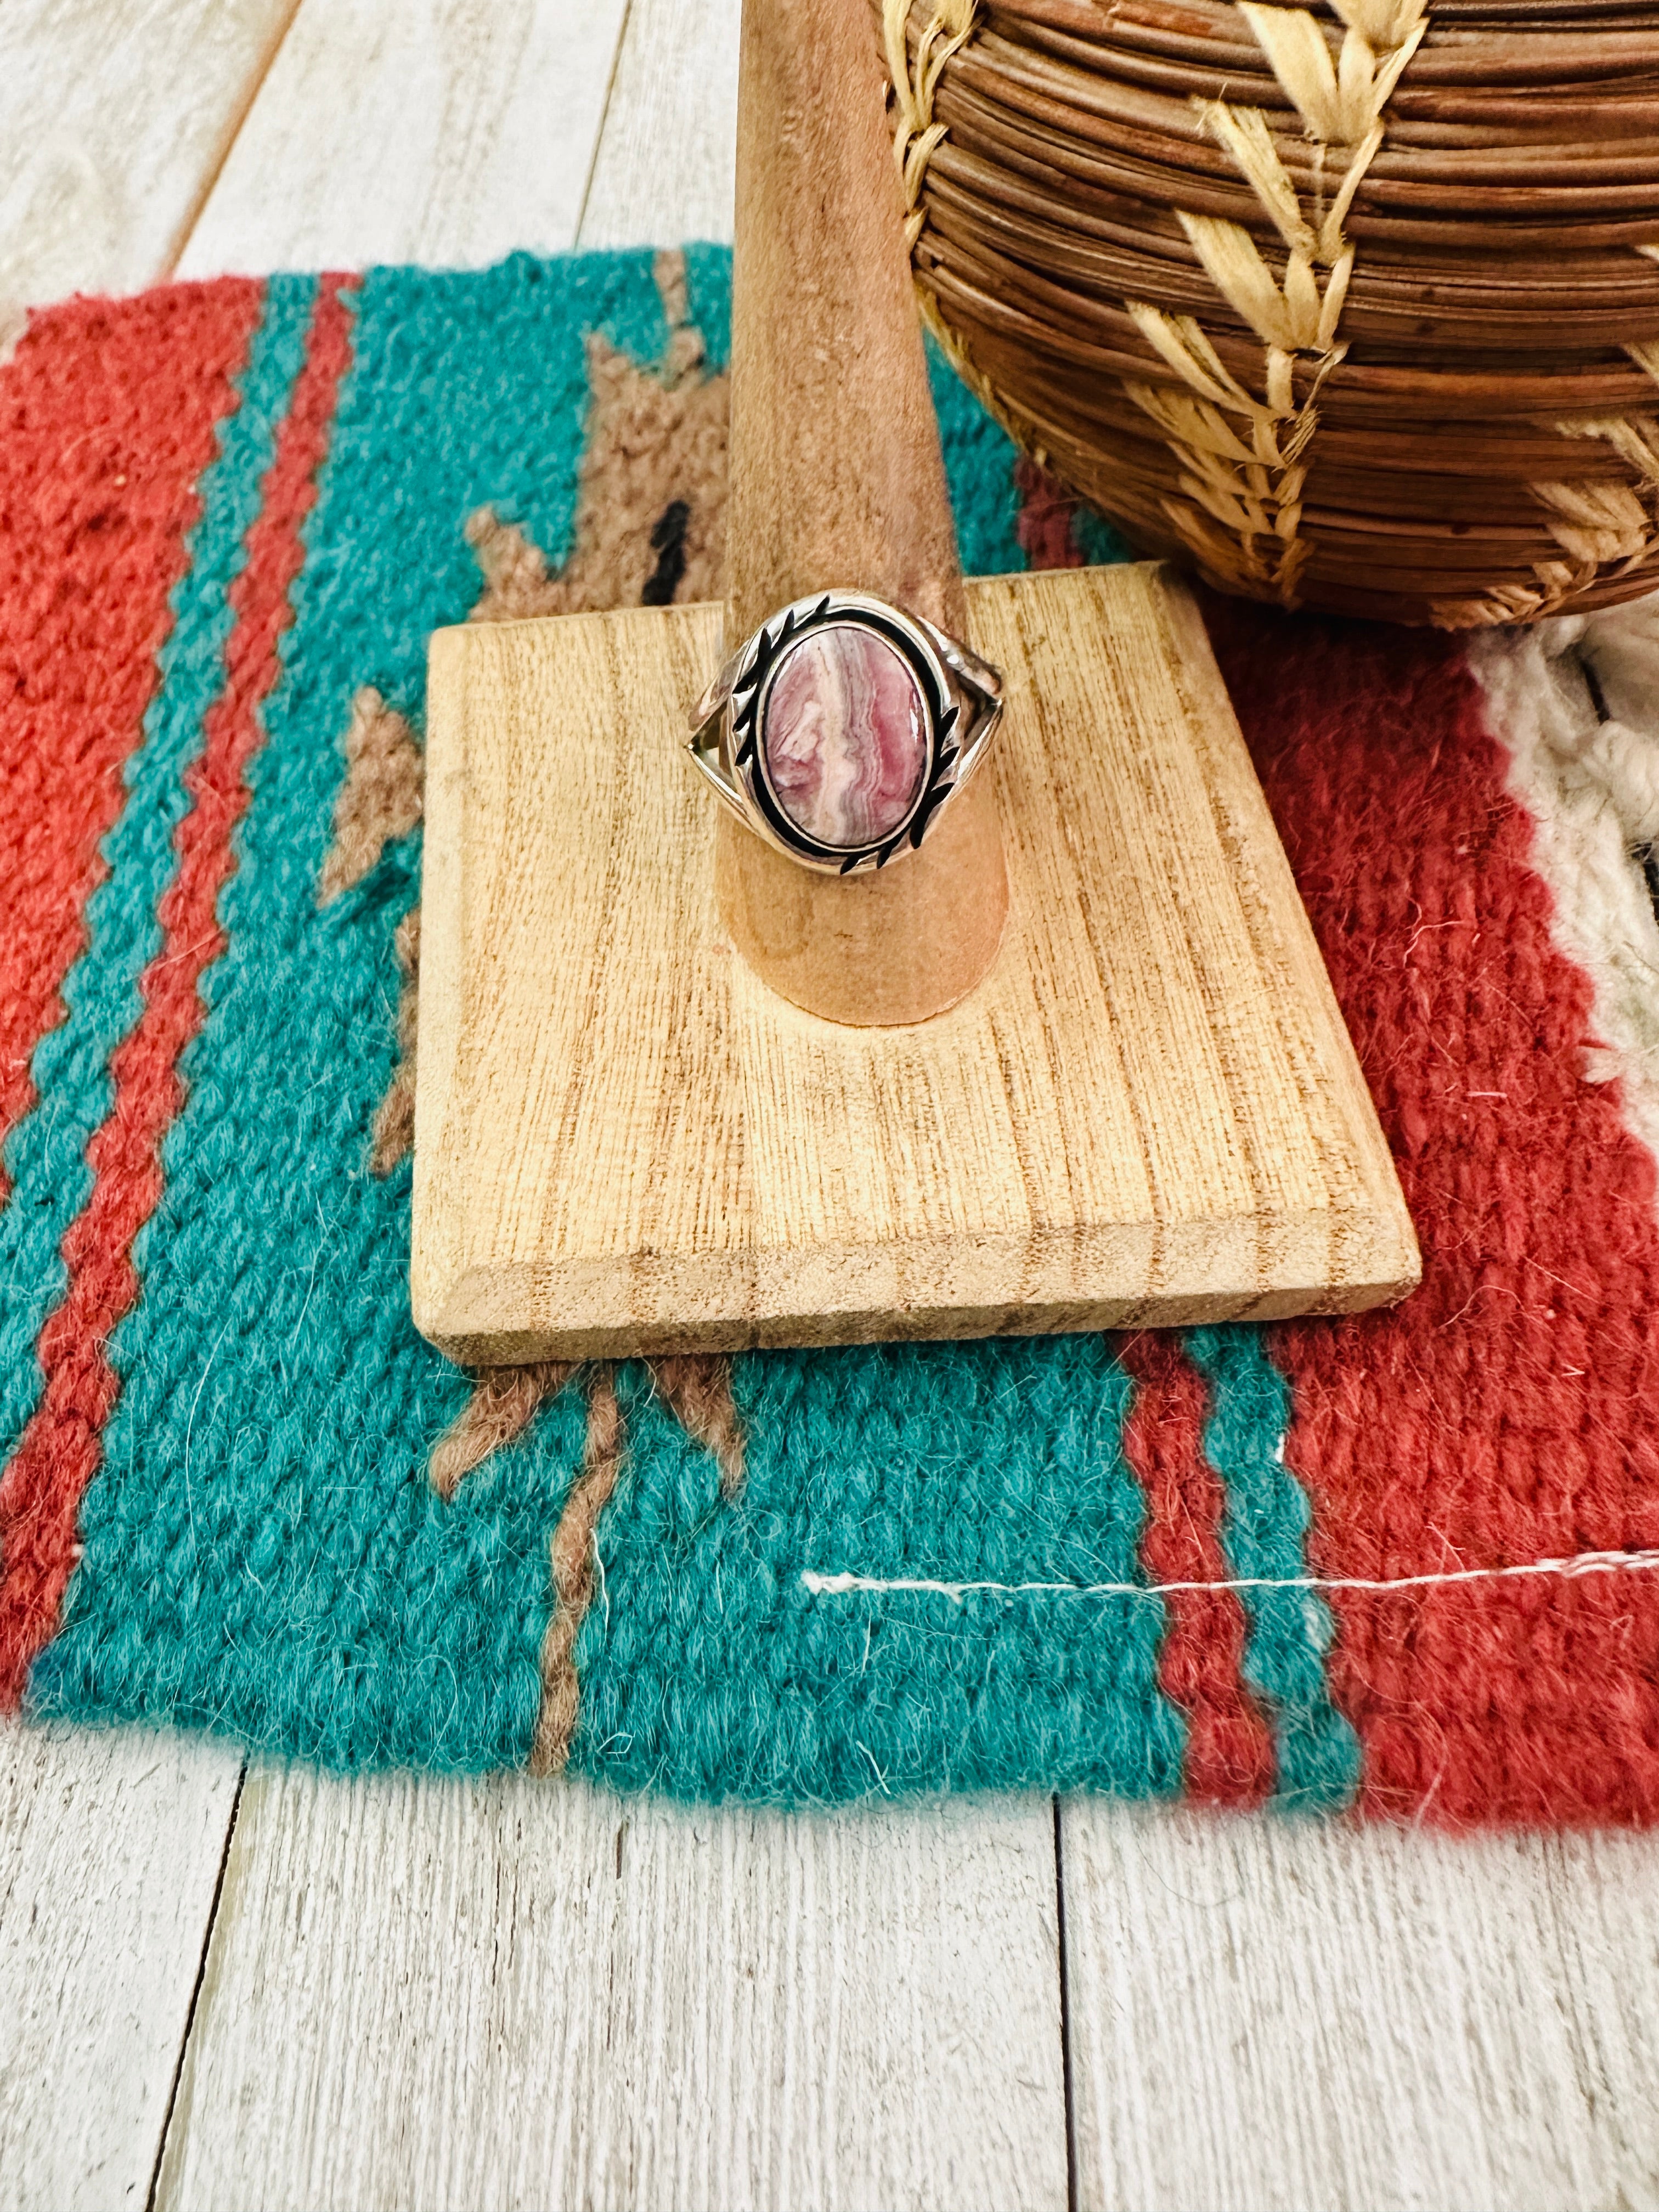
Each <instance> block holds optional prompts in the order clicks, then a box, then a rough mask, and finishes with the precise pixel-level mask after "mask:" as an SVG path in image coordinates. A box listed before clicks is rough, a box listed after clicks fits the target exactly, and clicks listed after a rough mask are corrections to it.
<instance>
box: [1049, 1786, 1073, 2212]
mask: <svg viewBox="0 0 1659 2212" xmlns="http://www.w3.org/2000/svg"><path fill="white" fill-rule="evenodd" d="M1049 1803H1050V1804H1051V1805H1052V1807H1053V1808H1054V1923H1055V1936H1054V1943H1055V1950H1056V1953H1057V1954H1058V1956H1059V1960H1060V2087H1061V2089H1062V2092H1063V2093H1064V2097H1065V2106H1066V2212H1078V2167H1077V2097H1076V2093H1075V2086H1074V2083H1073V2074H1072V1985H1071V1972H1070V1969H1069V1967H1068V1966H1067V1965H1066V1857H1065V1850H1064V1845H1063V1843H1062V1838H1061V1821H1060V1799H1059V1798H1058V1797H1053V1798H1051V1799H1050V1800H1049Z"/></svg>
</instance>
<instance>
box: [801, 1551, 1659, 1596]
mask: <svg viewBox="0 0 1659 2212" xmlns="http://www.w3.org/2000/svg"><path fill="white" fill-rule="evenodd" d="M1656 1567H1659V1551H1655V1552H1575V1553H1573V1554H1572V1556H1571V1558H1570V1559H1529V1560H1528V1561H1527V1562H1526V1563H1525V1564H1524V1565H1521V1566H1514V1567H1458V1568H1455V1569H1453V1570H1449V1571H1446V1572H1444V1573H1442V1574H1432V1575H1383V1576H1379V1577H1372V1576H1369V1575H1292V1576H1291V1577H1289V1578H1288V1579H1285V1580H1279V1579H1276V1578H1275V1577H1273V1576H1270V1575H1242V1576H1240V1577H1237V1580H1233V1581H1227V1582H1213V1583H1206V1582H1182V1583H942V1582H932V1581H930V1580H929V1579H928V1578H927V1577H926V1576H924V1575H896V1576H893V1577H882V1576H879V1575H821V1574H818V1573H816V1572H815V1571H813V1569H811V1567H803V1568H802V1570H801V1577H800V1578H801V1582H802V1584H803V1585H804V1587H805V1589H807V1590H809V1591H810V1592H811V1595H813V1596H814V1597H847V1596H848V1595H851V1594H852V1593H853V1592H854V1590H869V1591H872V1592H874V1593H876V1594H878V1595H879V1594H882V1593H884V1592H889V1591H901V1590H913V1591H915V1592H917V1593H919V1594H920V1595H924V1596H928V1597H948V1598H949V1599H951V1601H952V1603H954V1604H957V1605H960V1604H961V1602H962V1601H963V1598H965V1597H980V1596H987V1597H1146V1598H1152V1597H1157V1598H1164V1597H1174V1596H1176V1595H1179V1594H1180V1593H1182V1591H1186V1590H1345V1589H1347V1590H1404V1589H1430V1588H1440V1587H1443V1586H1446V1585H1448V1584H1450V1583H1496V1582H1507V1581H1513V1580H1516V1579H1517V1578H1518V1577H1522V1576H1524V1575H1561V1576H1564V1577H1567V1578H1568V1579H1569V1580H1571V1579H1572V1578H1574V1577H1577V1576H1579V1575H1612V1574H1620V1573H1626V1574H1640V1573H1644V1572H1650V1571H1652V1570H1653V1569H1654V1568H1656Z"/></svg>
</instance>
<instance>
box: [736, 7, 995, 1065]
mask: <svg viewBox="0 0 1659 2212" xmlns="http://www.w3.org/2000/svg"><path fill="white" fill-rule="evenodd" d="M882 102H883V77H882V72H881V69H880V64H879V61H878V54H877V50H876V45H875V39H874V33H873V31H872V23H871V17H870V11H869V5H868V0H744V11H743V43H742V64H741V75H740V81H739V94H738V173H737V248H736V254H735V258H734V264H733V270H732V442H731V493H730V501H729V505H728V507H727V513H726V528H727V541H726V542H727V552H726V640H727V647H728V649H730V648H731V647H734V646H735V645H737V644H738V643H739V642H741V641H742V640H743V639H744V638H745V637H746V636H748V635H749V634H750V631H751V630H753V629H755V628H756V627H757V624H758V623H761V622H763V621H764V620H765V618H766V617H768V616H769V615H771V614H774V613H775V612H776V611H777V610H778V609H779V608H780V607H781V606H784V605H787V604H788V602H789V601H791V600H792V599H801V598H804V597H805V595H806V594H807V593H808V592H815V591H821V590H823V589H825V588H827V587H829V586H842V587H849V588H854V589H859V590H863V591H869V592H877V593H878V594H879V595H880V596H881V597H882V598H884V599H889V600H890V601H892V603H893V604H894V605H897V606H901V607H904V608H907V609H908V610H909V611H911V612H913V613H915V614H919V615H923V616H926V617H927V619H928V620H929V621H931V622H933V623H937V624H938V625H939V627H940V628H941V629H945V630H949V631H951V633H952V634H954V635H957V636H960V635H963V623H964V609H963V588H962V574H961V569H960V566H959V564H958V562H957V550H956V533H955V530H954V527H953V526H952V522H951V504H950V495H949V493H948V491H947V489H946V488H945V463H944V457H943V455H942V454H941V453H940V450H939V428H938V424H937V422H936V421H935V418H934V414H933V400H932V397H931V395H930V393H929V391H928V385H927V361H926V358H925V356H924V354H923V350H922V340H921V323H920V321H919V319H918V318H917V315H916V310H915V301H914V299H913V297H912V295H911V288H910V270H909V260H908V254H907V253H906V251H905V246H904V233H903V215H902V206H901V202H900V195H899V188H898V180H897V178H896V173H895V171H894V167H893V160H892V152H891V148H890V143H889V139H888V133H887V126H886V122H885V118H884V114H883V106H882ZM715 865H716V869H717V872H718V887H719V895H720V913H721V916H722V919H723V920H724V921H725V924H726V928H727V929H728V930H729V931H730V933H731V935H732V941H733V943H734V944H735V945H736V946H737V948H738V951H739V952H740V953H741V954H742V955H743V957H744V959H745V960H746V961H747V962H748V963H749V964H750V967H751V968H752V969H754V970H755V972H756V973H757V975H760V976H761V977H762V978H763V981H765V982H767V983H768V984H769V985H770V986H771V987H772V988H773V989H774V990H775V991H778V992H780V993H781V994H782V995H783V996H784V997H785V998H787V999H789V1000H793V1002H794V1004H795V1005H797V1006H803V1007H805V1009H806V1010H807V1011H808V1012H811V1013H815V1014H820V1015H823V1016H824V1017H825V1018H827V1019H829V1020H831V1021H837V1022H844V1023H849V1024H856V1025H858V1026H860V1027H871V1026H875V1025H878V1024H901V1023H909V1022H920V1021H926V1020H927V1019H928V1018H929V1017H930V1016H932V1015H934V1014H937V1013H941V1012H944V1010H945V1008H946V1007H947V1006H954V1005H955V1004H956V1003H957V1000H960V999H962V998H963V997H965V996H966V995H967V994H968V993H969V991H971V990H972V989H973V987H974V986H975V984H976V983H977V982H978V981H980V980H981V977H982V976H983V975H985V974H986V972H987V969H989V968H990V966H991V963H992V962H993V961H994V958H995V957H996V952H997V947H998V945H999V943H1000V939H1001V936H1002V929H1003V924H1004V921H1005V920H1006V914H1007V905H1008V887H1007V878H1006V873H1005V871H1004V866H1003V857H1002V841H1001V833H1000V828H999V825H998V821H997V812H996V805H995V799H994V792H993V788H992V781H991V778H990V775H989V774H988V773H982V774H981V775H980V776H979V777H978V778H976V779H975V781H974V783H972V784H971V785H969V787H968V788H967V789H966V790H964V791H963V793H961V794H960V795H959V797H957V799H954V800H953V801H952V802H951V805H948V806H947V807H946V808H945V811H944V812H943V813H942V814H941V815H940V816H939V819H938V820H937V822H936V823H934V824H933V828H932V829H930V831H929V833H928V836H927V841H926V842H925V843H924V844H923V845H922V846H921V848H920V849H919V850H917V851H916V852H915V853H913V854H908V855H907V856H906V857H905V858H903V859H902V860H900V861H898V862H897V863H896V864H890V865H889V866H887V867H886V868H884V869H882V870H881V871H880V872H878V873H870V874H865V875H860V876H857V877H853V878H848V879H847V880H845V881H842V880H841V879H838V878H835V877H824V876H819V875H817V874H814V873H813V872H811V871H810V870H808V869H805V868H802V867H799V866H797V865H796V864H795V863H794V862H793V861H792V860H788V859H787V858H786V857H785V856H784V855H783V854H779V853H775V852H774V851H773V850H772V849H771V848H769V847H768V846H766V845H764V844H763V843H762V842H761V841H760V840H759V839H758V838H757V837H755V836H751V835H750V832H749V831H748V830H746V829H744V827H743V826H742V825H741V824H740V823H737V822H734V821H732V820H731V819H730V818H729V817H724V816H723V817H722V818H721V822H720V830H719V845H718V848H717V853H716V861H715Z"/></svg>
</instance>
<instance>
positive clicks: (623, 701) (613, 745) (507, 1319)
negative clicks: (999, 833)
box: [411, 567, 1419, 1363]
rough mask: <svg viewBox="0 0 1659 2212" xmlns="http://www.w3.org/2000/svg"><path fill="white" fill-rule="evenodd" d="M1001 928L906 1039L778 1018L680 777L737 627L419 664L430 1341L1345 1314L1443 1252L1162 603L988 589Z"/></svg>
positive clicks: (424, 1194) (1183, 623) (1098, 574)
mask: <svg viewBox="0 0 1659 2212" xmlns="http://www.w3.org/2000/svg"><path fill="white" fill-rule="evenodd" d="M969 630H970V634H971V642H972V643H973V644H974V646H975V648H976V649H977V650H978V651H979V652H980V653H982V654H984V655H985V657H986V658H987V659H989V660H991V661H993V662H994V663H995V664H996V665H999V666H1000V667H1001V668H1002V670H1003V671H1005V676H1006V686H1007V695H1008V708H1007V713H1006V717H1005V720H1004V726H1003V729H1002V731H1001V732H1000V735H999V737H998V738H997V740H996V752H995V767H994V770H993V769H987V771H986V772H987V774H988V773H994V774H995V775H996V776H997V777H998V779H999V788H1000V800H1001V805H1002V815H1003V823H1004V832H1005V837H1006V850H1007V860H1008V872H1009V878H1010V884H1011V890H1012V905H1011V912H1010V916H1009V923H1008V928H1007V932H1006V936H1005V938H1004V940H1003V944H1002V949H1001V951H1000V954H999V956H998V959H997V962H996V964H995V966H994V969H992V971H991V974H990V975H989V976H988V977H987V979H986V981H984V982H983V983H982V984H981V986H980V987H979V988H978V989H977V990H975V992H973V993H972V994H970V996H969V998H968V999H967V1000H964V1001H963V1003H962V1004H961V1005H960V1006H957V1007H954V1008H953V1009H952V1010H951V1012H948V1013H946V1014H944V1015H941V1016H939V1018H937V1019H936V1020H933V1021H932V1022H928V1023H925V1024H921V1025H920V1026H918V1027H916V1028H912V1029H900V1030H853V1029H844V1028H841V1027H838V1026H836V1025H835V1024H830V1023H828V1022H823V1021H820V1020H817V1019H816V1018H814V1017H812V1016H811V1015H809V1014H805V1013H802V1012H799V1011H798V1010H797V1009H796V1008H795V1007H793V1006H789V1005H788V1004H787V1003H786V1002H785V1001H784V1000H781V999H780V998H778V997H776V996H775V994H773V993H771V992H770V991H769V990H768V989H767V988H766V987H764V986H763V984H762V983H761V982H760V981H758V980H757V978H756V976H755V975H753V974H752V973H751V972H750V970H749V969H748V968H747V967H746V966H745V965H744V963H743V962H742V960H741V959H739V958H738V956H737V955H736V954H735V953H734V951H732V947H731V945H730V944H729V942H728V941H727V940H726V939H725V937H724V935H723V933H722V930H721V927H720V918H719V915H718V912H717V910H716V907H715V902H714V870H713V863H712V855H713V843H714V821H715V808H714V803H713V801H712V800H711V799H710V797H709V795H708V793H707V791H706V790H704V789H703V788H702V787H701V785H700V783H699V781H698V780H697V779H696V776H695V775H693V773H692V771H691V769H690V765H689V763H687V762H686V761H685V760H684V758H683V757H682V754H681V747H682V744H683V743H684V714H685V708H686V702H688V701H689V700H690V699H692V698H694V697H695V696H696V694H697V692H698V690H700V689H701V687H702V684H703V683H704V681H705V680H706V678H707V677H708V673H709V672H710V671H711V670H712V668H713V666H714V660H715V658H716V654H717V652H718V649H719V643H720V612H719V610H718V609H717V608H714V607H712V606H696V607H685V608H670V609H654V608H653V609H646V608H642V609H639V610H637V611H629V612H626V613H620V614H611V615H573V616H568V617H558V618H554V619H551V620H548V621H542V622H525V623H500V624H495V623H480V624H476V625H472V626H469V627H467V628H465V629H449V630H443V631H440V632H439V633H438V635H436V636H435V638H434V639H433V641H432V656H431V680H430V686H429V690H428V744H427V829H426V860H425V886H424V892H423V900H422V947H421V1003H420V1041H419V1063H418V1079H417V1088H416V1134H415V1195H414V1209H415V1210H414V1255H413V1266H412V1271H411V1288H412V1295H413V1300H414V1311H415V1319H416V1322H417V1324H418V1326H419V1327H420V1328H422V1330H423V1331H424V1332H425V1334H427V1335H428V1336H429V1337H430V1338H431V1339H432V1340H433V1341H434V1342H435V1344H437V1345H439V1346H441V1347H442V1348H443V1349H444V1350H445V1351H446V1352H449V1353H451V1354H453V1357H455V1358H458V1359H464V1360H467V1361H471V1362H481V1363H489V1362H499V1361H507V1360H521V1359H531V1358H586V1357H598V1356H605V1357H620V1356H623V1355H626V1354H632V1353H636V1352H660V1351H688V1350H705V1351H715V1350H720V1351H724V1350H732V1349H736V1348H738V1347H740V1346H749V1345H784V1344H842V1343H859V1342H871V1341H876V1340H882V1339H886V1338H898V1337H945V1336H979V1335H987V1334H997V1333H1000V1332H1008V1333H1037V1332H1042V1331H1051V1330H1060V1329H1081V1328H1103V1327H1111V1326H1119V1325H1122V1324H1126V1323H1154V1324H1155V1323H1166V1322H1190V1321H1196V1320H1218V1319H1226V1318H1231V1317H1234V1316H1247V1315H1249V1316H1285V1315H1289V1314H1294V1313H1300V1312H1308V1311H1316V1312H1334V1311H1339V1310H1346V1309H1352V1308H1358V1307H1363V1306H1369V1305H1375V1304H1382V1303H1384V1302H1386V1301H1388V1300H1390V1299H1393V1298H1396V1297H1401V1295H1402V1294H1403V1293H1404V1292H1405V1291H1407V1290H1409V1289H1410V1288H1411V1287H1412V1286H1413V1285H1414V1283H1415V1282H1416V1280H1417V1279H1418V1274H1419V1260H1418V1254H1417V1245H1416V1240H1415V1238H1414V1237H1413V1232H1412V1227H1411V1223H1410V1220H1409V1218H1407V1212H1406V1209H1405V1205H1404V1201H1403V1200H1402V1199H1401V1193H1400V1188H1399V1184H1398V1182H1396V1180H1395V1173H1394V1169H1393V1166H1392V1164H1391V1163H1390V1161H1389V1154H1388V1151H1387V1148H1386V1146H1385V1145H1384V1143H1383V1135H1382V1132H1381V1130H1380V1129H1379V1127H1378V1126H1377V1122H1376V1115H1375V1113H1374V1111H1373V1109H1372V1107H1371V1103H1370V1097H1369V1096H1368V1095H1367V1093H1366V1090H1365V1086H1364V1081H1363V1079H1362V1078H1361V1076H1360V1073H1359V1070H1358V1065H1357V1063H1356V1061H1355V1060H1354V1056H1353V1052H1352V1047H1351V1045H1350V1044H1349V1042H1348V1037H1347V1034H1346V1030H1344V1028H1343V1025H1342V1021H1341V1018H1340V1014H1339V1013H1338V1012H1337V1008H1336V1004H1335V1001H1334V998H1333V997H1332V994H1331V990H1330V986H1329V983H1328V980H1327V977H1326V975H1325V971H1324V968H1323V966H1322V963H1321V960H1320V957H1319V954H1318V951H1317V949H1316V946H1315V944H1314V940H1313V936H1312V933H1311V931H1310V928H1309V926H1308V921H1307V917H1306V915H1305V914H1304V911H1303V908H1302V905H1301V902H1300V901H1299V899H1298V898H1297V893H1296V889H1295V885H1294V884H1293V883H1292V881H1291V874H1290V870H1289V868H1288V866H1287V865H1286V863H1285V856H1284V854H1283V852H1282V850H1281V848H1280V847H1279V839H1278V836H1277V834H1276V833H1275V831H1274V829H1273V823H1272V821H1271V819H1270V817H1269V816H1268V813H1267V806H1266V804H1265V802H1264V800H1263V799H1262V796H1261V788H1260V787H1259V785H1258V784H1257V782H1256V780H1255V773H1254V771H1253V769H1252V768H1251V766H1250V763H1249V757H1248V755H1247V754H1246V752H1245V750H1244V744H1243V738H1241V736H1240V734H1239V730H1238V726H1237V721H1236V720H1235V719H1234V716H1233V713H1232V709H1231V705H1230V704H1229V702H1228V700H1227V696H1226V693H1225V690H1224V689H1223V686H1222V684H1221V680H1220V678H1219V675H1218V671H1217V670H1216V666H1215V663H1214V660H1213V658H1212V654H1211V652H1210V647H1209V643H1208V641H1207V639H1206V636H1205V634H1204V630H1203V627H1202V625H1201V623H1200V621H1199V618H1198V616H1197V613H1196V611H1195V610H1194V606H1193V605H1192V602H1191V600H1190V599H1189V598H1188V594H1187V592H1186V591H1185V589H1184V588H1183V586H1182V585H1181V584H1180V583H1179V581H1178V580H1176V579H1175V578H1174V577H1173V576H1171V575H1170V574H1169V573H1168V572H1166V571H1164V569H1162V568H1155V567H1142V568H1098V569H1080V570H1071V571H1061V572H1058V573H1053V574H1041V575H1029V576H1006V577H997V578H994V579H989V580H983V581H978V582H975V583H971V584H970V585H969Z"/></svg>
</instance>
